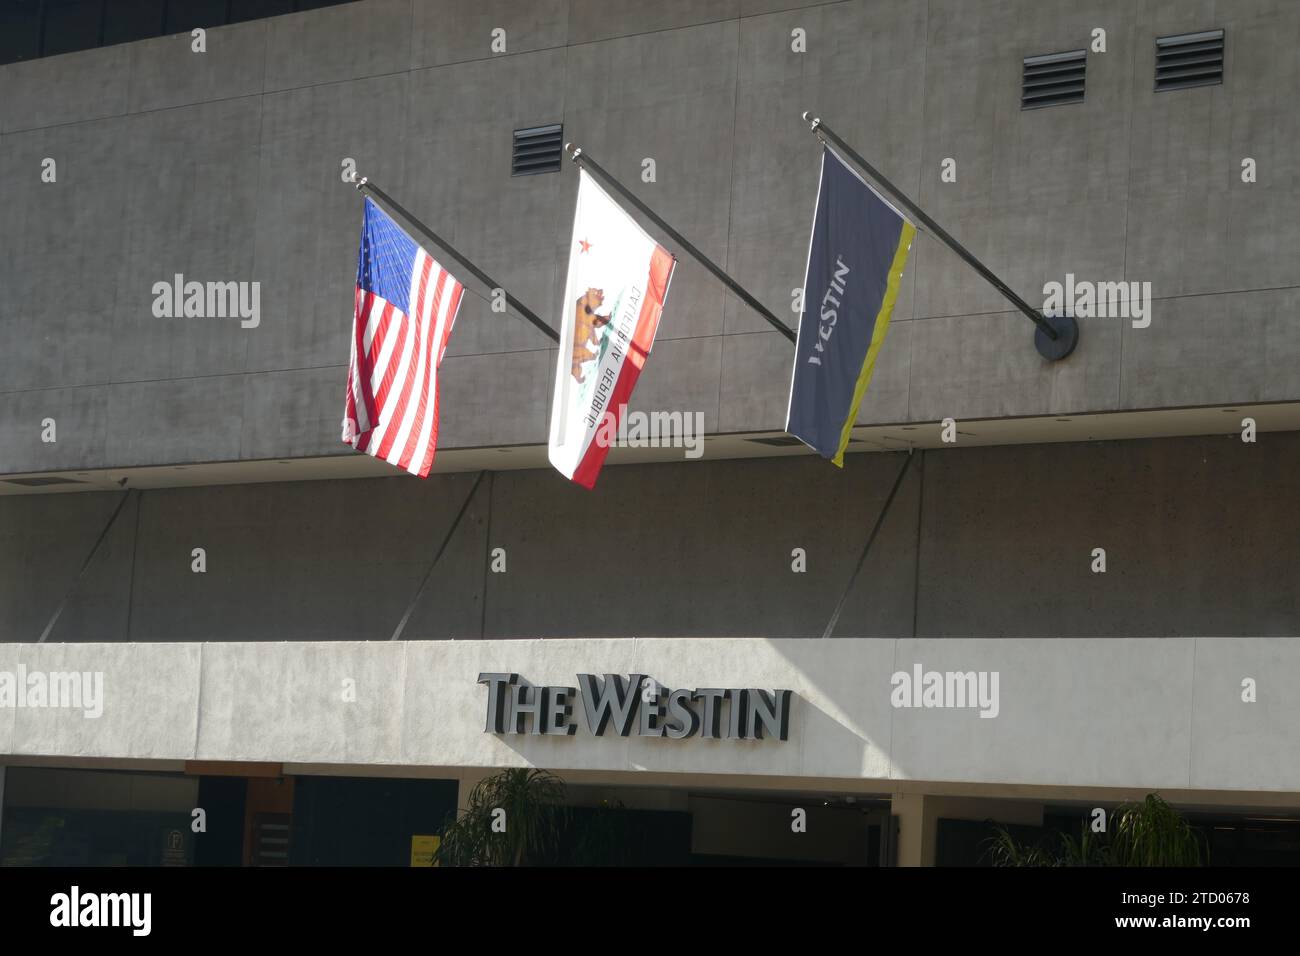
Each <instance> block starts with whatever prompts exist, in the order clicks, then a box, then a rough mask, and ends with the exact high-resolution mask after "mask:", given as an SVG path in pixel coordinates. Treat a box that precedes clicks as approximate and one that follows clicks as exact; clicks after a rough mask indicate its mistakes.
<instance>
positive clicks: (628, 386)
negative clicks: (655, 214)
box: [573, 246, 674, 489]
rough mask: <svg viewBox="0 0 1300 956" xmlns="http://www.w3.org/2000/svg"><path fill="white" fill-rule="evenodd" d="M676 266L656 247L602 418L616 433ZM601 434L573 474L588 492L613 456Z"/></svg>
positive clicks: (659, 247)
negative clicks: (609, 421) (610, 421)
mask: <svg viewBox="0 0 1300 956" xmlns="http://www.w3.org/2000/svg"><path fill="white" fill-rule="evenodd" d="M673 264H674V263H673V257H672V256H671V255H669V254H668V251H667V250H666V249H664V247H663V246H655V251H654V254H653V255H652V256H651V257H650V280H649V283H648V287H647V289H646V296H645V298H644V299H642V300H641V314H640V315H638V316H637V320H636V330H635V331H634V332H633V333H632V344H631V346H630V347H629V348H628V350H627V357H626V358H625V359H624V360H623V367H622V368H621V369H619V373H618V381H617V382H615V383H614V391H613V393H612V394H611V395H610V399H609V404H608V405H607V406H606V411H605V415H604V416H602V419H604V418H606V417H609V418H613V420H614V428H615V430H617V428H618V421H619V417H618V410H619V409H620V408H621V407H622V406H623V405H625V404H627V400H628V399H629V398H630V397H631V396H632V389H634V388H636V380H637V379H638V378H639V377H640V376H641V367H642V366H643V365H645V360H646V356H647V355H649V354H650V347H651V346H652V345H654V340H655V332H656V331H658V329H659V316H660V315H661V314H662V313H663V310H664V298H665V297H666V296H667V294H668V280H669V279H670V278H671V277H672V274H673ZM599 434H600V426H599V425H597V427H596V430H595V431H594V432H593V433H592V438H591V442H590V443H589V444H588V445H587V450H586V451H585V452H583V454H582V460H581V461H579V462H578V467H577V468H575V469H574V470H573V481H574V482H575V483H577V484H579V485H582V487H584V488H587V489H591V488H594V487H595V485H596V476H597V475H599V474H600V467H601V465H603V464H604V463H605V456H606V455H608V454H609V446H608V445H604V446H602V445H601V444H600V443H599V442H598V441H596V435H599Z"/></svg>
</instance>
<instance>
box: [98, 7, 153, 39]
mask: <svg viewBox="0 0 1300 956" xmlns="http://www.w3.org/2000/svg"><path fill="white" fill-rule="evenodd" d="M162 25H163V0H105V7H104V45H105V46H110V45H112V44H114V43H130V42H131V41H132V40H144V39H147V38H148V37H156V36H159V35H161V34H162Z"/></svg>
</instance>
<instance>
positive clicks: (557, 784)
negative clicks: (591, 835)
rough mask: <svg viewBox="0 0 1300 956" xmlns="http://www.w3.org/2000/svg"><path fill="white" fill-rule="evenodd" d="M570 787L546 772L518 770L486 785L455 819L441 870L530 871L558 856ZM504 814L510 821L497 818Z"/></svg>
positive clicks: (439, 858) (446, 835)
mask: <svg viewBox="0 0 1300 956" xmlns="http://www.w3.org/2000/svg"><path fill="white" fill-rule="evenodd" d="M563 801H564V783H563V782H562V781H561V780H560V779H559V778H558V777H556V776H555V775H554V774H551V773H548V772H547V771H545V770H537V769H529V768H515V769H510V770H503V771H501V773H498V774H495V775H494V776H491V777H486V778H484V779H483V780H480V781H479V782H478V784H477V785H476V786H475V787H474V789H473V790H472V791H470V795H469V802H468V805H467V806H466V807H465V809H464V810H462V811H461V812H460V814H459V815H458V816H456V817H454V819H449V820H448V822H447V826H446V828H445V829H444V830H443V833H442V841H441V843H439V845H438V849H437V850H436V851H435V852H434V863H436V864H437V865H439V866H528V865H536V864H540V863H546V862H548V861H549V860H551V859H553V858H554V857H555V854H556V852H557V850H558V845H559V841H560V837H561V834H562V833H563V830H564V826H565V822H566V818H567V811H566V808H565V807H564V806H563ZM498 810H504V811H505V815H504V818H503V817H502V815H501V814H499V813H497V811H498Z"/></svg>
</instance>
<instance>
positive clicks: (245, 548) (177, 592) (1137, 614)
mask: <svg viewBox="0 0 1300 956" xmlns="http://www.w3.org/2000/svg"><path fill="white" fill-rule="evenodd" d="M916 454H917V456H918V459H917V460H915V461H914V462H913V465H912V469H911V472H910V473H909V475H908V476H907V477H906V479H905V481H904V484H903V486H902V488H901V489H900V491H899V494H898V496H897V498H896V499H895V501H894V504H893V507H892V508H891V510H890V512H889V514H888V516H887V518H886V520H885V523H884V525H883V527H882V529H881V533H880V535H879V536H878V538H877V539H876V542H875V544H874V545H873V547H872V550H871V552H870V554H869V556H868V558H867V561H866V564H865V565H864V567H863V569H862V573H861V574H860V575H859V577H858V579H857V582H856V584H855V586H854V588H853V590H852V592H851V593H850V599H849V601H848V603H847V605H846V606H845V609H844V612H843V614H842V616H841V618H840V622H839V625H838V627H837V630H836V632H835V633H836V636H838V637H910V636H917V637H1110V636H1120V637H1125V636H1127V637H1187V636H1208V637H1231V636H1248V637H1266V636H1296V635H1300V595H1298V594H1297V589H1296V587H1295V582H1296V581H1297V580H1300V550H1298V549H1297V547H1296V541H1297V540H1300V500H1298V499H1297V496H1296V494H1295V490H1294V489H1295V475H1296V474H1297V472H1300V433H1294V432H1291V433H1271V434H1268V435H1264V436H1261V438H1260V441H1259V442H1258V443H1256V444H1245V443H1242V442H1241V441H1240V440H1238V439H1237V438H1236V437H1232V436H1224V437H1211V438H1177V439H1162V440H1141V441H1123V442H1091V443H1084V444H1063V445H1030V446H1003V447H989V448H974V449H964V448H954V449H945V450H939V449H936V450H931V451H925V452H917V453H916ZM902 463H903V458H902V456H901V455H897V454H861V455H852V456H850V457H849V460H848V463H847V464H846V466H845V468H844V469H843V470H842V471H841V470H838V469H835V468H833V467H832V466H830V465H829V464H827V463H826V462H823V461H821V460H820V459H814V458H802V457H801V458H781V459H777V458H772V459H751V460H730V461H726V460H724V461H704V462H683V463H679V464H655V465H623V466H618V467H610V468H607V469H606V471H605V473H604V474H603V475H602V477H601V480H600V483H599V484H598V485H597V487H596V489H595V490H594V491H592V492H587V491H585V490H583V489H581V488H578V487H576V486H574V485H572V484H570V483H569V482H566V481H565V480H564V479H563V478H562V477H560V476H559V475H558V474H556V473H555V472H554V471H551V470H549V469H548V470H540V471H512V472H499V473H495V474H489V475H488V476H486V477H484V478H483V479H482V483H481V484H480V485H479V486H478V489H477V491H476V492H475V494H474V496H473V498H472V499H470V503H469V505H468V508H467V509H466V512H465V517H464V518H463V520H462V522H461V524H460V526H459V527H458V528H457V530H456V531H455V533H454V534H453V535H452V537H451V539H450V541H449V543H448V546H447V550H446V552H445V553H444V555H443V557H442V559H441V560H440V561H439V563H438V565H437V566H436V567H435V568H434V571H433V574H432V576H431V577H430V579H429V586H428V588H427V590H426V591H425V593H424V596H423V597H422V599H421V600H420V602H419V604H418V605H417V606H416V609H415V612H414V614H413V615H412V617H411V619H410V622H409V623H408V625H407V629H406V631H405V636H406V637H407V638H410V639H417V640H418V639H444V638H460V639H466V638H479V637H486V638H529V637H546V638H557V637H645V636H662V637H772V638H782V637H804V638H808V637H820V636H821V634H822V631H823V629H824V628H825V626H826V622H827V620H828V619H829V616H830V614H831V611H832V609H833V608H834V606H835V603H836V601H837V600H838V598H839V595H840V594H841V592H842V590H843V588H844V587H845V585H846V583H847V582H848V580H849V576H850V574H851V573H852V571H853V567H854V565H855V563H856V561H857V559H858V555H859V553H860V551H861V548H862V545H863V543H864V541H865V540H866V536H867V533H868V531H869V530H870V528H871V526H872V524H873V523H874V522H875V520H876V516H877V514H878V513H879V510H880V508H881V506H882V505H883V503H884V499H885V497H886V495H887V493H888V491H889V488H890V486H891V485H892V483H893V481H894V478H895V476H896V475H897V474H898V469H899V468H900V467H901V465H902ZM476 480H477V475H476V474H475V473H467V474H455V475H441V476H435V477H432V478H430V479H428V480H426V481H420V480H417V479H414V478H409V477H398V478H380V479H359V480H349V481H308V482H289V483H269V484H249V485H227V486H214V487H197V488H174V489H162V490H147V491H143V492H132V493H131V494H132V497H131V498H129V499H128V500H127V501H126V503H125V504H124V505H123V506H122V509H121V512H120V513H119V516H118V518H117V521H116V522H115V523H114V525H113V527H112V528H111V529H110V530H109V532H108V534H107V535H106V536H105V538H104V543H103V545H102V547H101V549H100V551H99V553H98V554H97V555H96V556H95V558H94V560H93V561H91V563H90V565H89V566H88V568H87V569H86V572H85V575H84V576H83V577H82V578H81V579H80V580H78V581H76V583H75V586H73V584H74V580H76V577H77V573H78V570H79V569H80V568H81V566H82V564H83V563H84V562H85V560H86V557H87V555H88V554H89V553H90V550H91V547H92V546H93V545H94V543H95V541H96V539H97V538H98V537H99V535H100V534H101V533H102V531H103V529H104V527H105V524H106V522H107V521H108V519H109V517H110V516H111V515H112V513H113V511H114V509H115V508H116V507H117V505H118V503H119V500H120V497H119V495H117V494H70V495H20V496H0V640H4V641H11V642H23V641H34V640H36V639H37V638H38V637H39V636H40V634H41V632H42V630H43V629H44V627H45V625H46V622H47V621H48V620H49V618H50V616H51V615H52V614H53V613H54V611H55V609H56V608H57V607H58V606H59V604H60V602H61V600H62V599H63V596H64V594H65V593H68V591H69V589H70V588H71V595H70V597H69V600H68V602H67V605H66V608H65V610H64V612H63V614H62V616H61V617H60V618H59V621H58V623H57V625H56V627H55V630H54V631H53V633H52V635H51V638H50V639H51V640H53V641H69V642H81V641H91V642H104V641H108V642H115V641H126V640H131V641H230V640H243V641H285V640H297V641H321V640H385V639H387V638H388V637H389V636H391V634H392V633H393V629H394V628H395V627H396V625H397V623H398V621H399V620H400V619H401V617H402V614H403V612H404V610H405V609H406V607H407V604H408V602H409V601H410V599H411V597H412V596H413V595H414V594H415V592H416V589H417V588H418V587H419V584H420V581H421V580H422V579H423V577H424V575H425V574H426V572H427V571H428V570H429V566H430V562H431V561H432V560H433V556H434V554H435V553H436V551H437V549H438V547H439V545H440V544H441V542H442V540H443V538H444V536H445V535H446V534H447V531H448V529H449V528H450V527H451V524H452V521H453V520H454V518H455V516H456V514H457V512H458V511H459V510H460V508H461V507H462V505H463V504H464V502H465V501H466V500H467V497H468V495H469V494H470V491H471V490H472V489H473V488H474V484H475V481H476ZM195 548H203V549H204V550H205V552H206V560H207V571H206V573H203V574H196V573H194V572H193V571H192V570H191V566H192V562H193V558H192V557H191V555H192V553H193V550H194V549H195ZM497 548H501V549H504V552H505V572H504V573H494V572H492V571H491V570H490V565H491V559H490V554H491V552H492V551H494V550H495V549H497ZM796 548H802V549H804V551H805V553H806V560H807V570H806V572H804V573H795V572H794V571H793V570H792V562H793V559H792V557H791V553H792V551H793V550H794V549H796ZM1095 548H1104V549H1105V550H1106V561H1107V570H1106V572H1105V573H1104V574H1094V573H1093V572H1092V570H1091V567H1092V563H1093V557H1092V552H1093V550H1094V549H1095Z"/></svg>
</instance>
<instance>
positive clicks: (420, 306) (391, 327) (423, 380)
mask: <svg viewBox="0 0 1300 956" xmlns="http://www.w3.org/2000/svg"><path fill="white" fill-rule="evenodd" d="M462 291H464V287H463V286H461V284H460V283H459V282H457V281H456V280H455V279H453V278H452V276H451V274H450V273H449V272H447V270H446V269H444V268H443V267H442V266H440V265H438V263H437V262H435V261H434V259H433V257H432V256H430V255H429V254H428V253H427V252H425V251H424V250H423V249H421V248H420V247H419V246H418V245H417V244H416V243H415V240H413V239H412V238H411V237H410V236H408V235H407V234H406V233H405V232H403V231H402V230H401V229H400V228H399V227H398V225H397V223H395V222H393V220H392V219H390V218H389V217H388V215H387V214H386V213H385V212H384V211H383V210H382V209H380V208H379V207H378V206H377V205H375V203H374V202H373V201H372V200H370V199H369V198H367V199H366V210H365V221H364V224H363V226H362V229H361V251H360V254H359V255H358V257H357V294H356V309H355V317H354V319H353V323H352V357H351V359H350V360H349V362H348V394H347V401H346V403H345V406H344V411H343V441H345V442H346V443H347V444H349V445H351V446H352V447H353V448H355V449H356V450H357V451H362V452H365V453H366V454H367V455H373V456H374V457H375V458H382V459H383V460H384V461H386V462H388V463H389V464H392V465H396V466H397V467H398V468H402V469H404V470H406V471H409V472H410V473H411V474H413V475H419V476H420V477H421V478H427V477H428V475H429V469H430V467H432V465H433V451H434V448H435V446H436V445H437V443H438V366H439V365H441V364H442V356H443V353H444V352H446V351H447V340H448V339H450V338H451V327H452V325H454V324H455V322H456V309H457V308H458V307H459V306H460V296H461V292H462Z"/></svg>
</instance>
